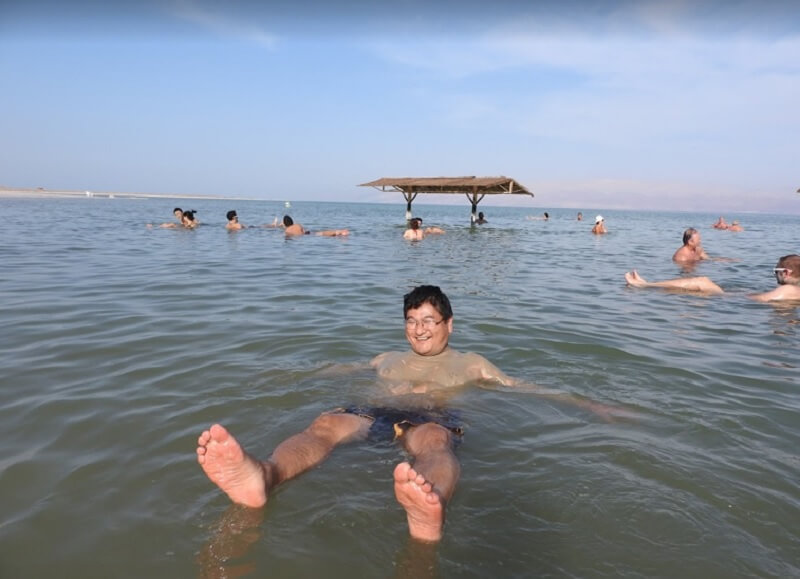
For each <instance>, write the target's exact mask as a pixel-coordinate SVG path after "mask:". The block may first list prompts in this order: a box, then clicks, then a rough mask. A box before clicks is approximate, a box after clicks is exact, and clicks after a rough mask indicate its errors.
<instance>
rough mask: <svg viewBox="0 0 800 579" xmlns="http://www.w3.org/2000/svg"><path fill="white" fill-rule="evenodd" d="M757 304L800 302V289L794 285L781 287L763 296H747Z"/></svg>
mask: <svg viewBox="0 0 800 579" xmlns="http://www.w3.org/2000/svg"><path fill="white" fill-rule="evenodd" d="M749 297H750V298H751V299H754V300H756V301H757V302H777V301H800V287H798V286H796V285H781V286H778V287H776V288H775V289H774V290H770V291H768V292H764V293H763V294H753V295H751V296H749Z"/></svg>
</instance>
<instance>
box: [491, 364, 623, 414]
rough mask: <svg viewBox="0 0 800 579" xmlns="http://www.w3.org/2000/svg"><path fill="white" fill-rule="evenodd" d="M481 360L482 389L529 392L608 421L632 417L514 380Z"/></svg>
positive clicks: (612, 409)
mask: <svg viewBox="0 0 800 579" xmlns="http://www.w3.org/2000/svg"><path fill="white" fill-rule="evenodd" d="M476 356H477V354H476ZM480 359H481V360H482V363H481V365H480V375H481V380H480V382H479V386H480V387H481V388H486V389H489V390H494V389H495V388H496V386H506V387H510V388H514V389H515V390H519V391H520V392H529V393H531V394H536V395H537V396H541V397H543V398H547V399H548V400H554V401H555V402H559V403H566V404H570V405H572V406H577V407H578V408H583V409H584V410H589V411H591V412H593V413H594V414H597V415H598V416H602V417H603V418H604V419H606V420H613V419H615V418H619V417H624V416H630V414H629V413H626V412H625V411H623V410H622V409H621V408H617V407H615V406H609V405H608V404H601V403H600V402H593V401H591V400H588V399H586V398H581V397H579V396H575V395H574V394H569V393H567V392H561V391H560V390H550V389H546V388H542V387H541V386H539V385H538V384H534V383H533V382H526V381H524V380H520V379H518V378H512V377H511V376H508V375H506V374H505V373H504V372H503V371H502V370H500V369H499V368H498V367H497V366H495V365H494V364H492V363H491V362H489V361H488V360H487V359H486V358H483V357H482V356H480ZM493 386H494V387H493Z"/></svg>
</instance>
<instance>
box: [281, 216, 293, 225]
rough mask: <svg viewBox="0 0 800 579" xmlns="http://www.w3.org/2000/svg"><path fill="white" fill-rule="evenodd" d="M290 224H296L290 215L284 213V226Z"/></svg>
mask: <svg viewBox="0 0 800 579" xmlns="http://www.w3.org/2000/svg"><path fill="white" fill-rule="evenodd" d="M290 225H294V221H292V218H291V217H289V216H288V215H284V216H283V226H284V227H289V226H290Z"/></svg>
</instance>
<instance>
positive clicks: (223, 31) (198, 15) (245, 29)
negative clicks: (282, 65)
mask: <svg viewBox="0 0 800 579" xmlns="http://www.w3.org/2000/svg"><path fill="white" fill-rule="evenodd" d="M170 12H171V13H172V14H173V15H174V16H176V17H178V18H180V19H182V20H185V21H187V22H191V23H194V24H197V25H199V26H201V27H202V28H205V29H206V30H209V31H211V32H212V33H214V34H217V35H219V36H222V37H233V38H239V39H243V40H246V41H249V42H252V43H254V44H258V45H260V46H263V47H265V48H269V49H272V48H275V46H276V45H277V44H278V42H279V40H280V39H279V37H278V36H277V35H275V34H272V33H269V32H267V31H265V30H264V29H263V28H261V27H260V26H258V25H256V24H252V23H248V22H244V21H243V20H241V19H237V18H235V17H233V16H231V15H229V14H223V13H221V12H214V11H212V10H210V9H208V8H206V7H204V6H202V5H201V4H200V3H199V2H193V1H192V0H177V1H176V2H175V3H174V4H173V5H172V7H171V9H170ZM250 16H251V17H252V14H251V15H250Z"/></svg>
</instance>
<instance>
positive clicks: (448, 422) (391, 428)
mask: <svg viewBox="0 0 800 579" xmlns="http://www.w3.org/2000/svg"><path fill="white" fill-rule="evenodd" d="M332 412H334V413H344V414H355V415H356V416H361V417H363V418H368V419H369V420H371V421H372V426H370V428H369V435H368V437H369V439H370V440H397V439H398V438H400V437H401V436H403V434H404V433H405V431H406V430H408V429H409V428H411V427H412V426H420V425H421V424H426V423H428V422H433V423H436V424H438V425H439V426H444V427H445V428H446V429H447V430H449V431H450V432H452V433H453V434H455V435H456V437H457V438H456V440H458V439H459V438H460V437H461V436H463V434H464V423H463V421H462V420H461V416H460V415H459V413H458V412H456V411H454V410H441V409H434V410H427V409H418V410H417V409H415V410H403V409H400V408H389V407H380V406H348V407H346V408H337V409H336V410H333V411H332Z"/></svg>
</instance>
